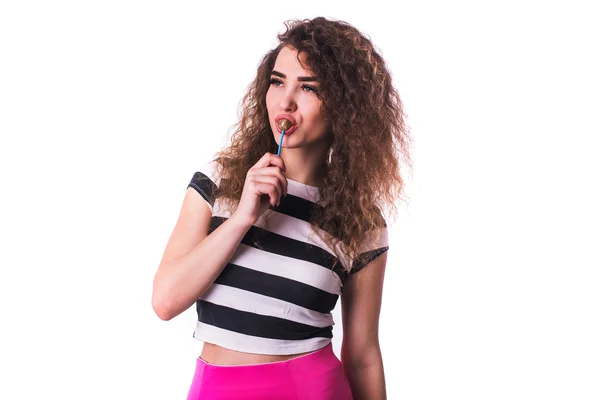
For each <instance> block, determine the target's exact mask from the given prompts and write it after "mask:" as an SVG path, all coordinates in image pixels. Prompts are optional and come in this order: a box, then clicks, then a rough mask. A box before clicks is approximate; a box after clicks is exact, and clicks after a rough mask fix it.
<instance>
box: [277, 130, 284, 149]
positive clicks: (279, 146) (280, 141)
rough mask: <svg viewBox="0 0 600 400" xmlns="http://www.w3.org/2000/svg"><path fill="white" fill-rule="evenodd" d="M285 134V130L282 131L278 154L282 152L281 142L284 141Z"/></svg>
mask: <svg viewBox="0 0 600 400" xmlns="http://www.w3.org/2000/svg"><path fill="white" fill-rule="evenodd" d="M283 135H285V131H281V138H280V139H279V148H278V149H277V155H279V154H281V144H282V143H283Z"/></svg>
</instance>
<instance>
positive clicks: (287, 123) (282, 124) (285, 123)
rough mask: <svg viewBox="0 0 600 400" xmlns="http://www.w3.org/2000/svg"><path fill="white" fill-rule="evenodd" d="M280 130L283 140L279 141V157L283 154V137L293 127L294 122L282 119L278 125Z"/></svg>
mask: <svg viewBox="0 0 600 400" xmlns="http://www.w3.org/2000/svg"><path fill="white" fill-rule="evenodd" d="M277 126H278V127H279V129H281V138H280V139H279V148H278V149H277V155H279V154H281V144H282V143H283V135H285V131H287V130H288V129H290V128H291V127H292V121H290V120H289V119H285V118H282V119H280V120H279V123H278V124H277Z"/></svg>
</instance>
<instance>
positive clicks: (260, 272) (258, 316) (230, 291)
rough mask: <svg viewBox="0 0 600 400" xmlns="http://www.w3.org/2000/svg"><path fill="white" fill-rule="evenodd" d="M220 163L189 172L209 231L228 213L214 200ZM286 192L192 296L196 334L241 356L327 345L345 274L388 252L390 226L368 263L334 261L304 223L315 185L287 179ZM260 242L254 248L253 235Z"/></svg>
mask: <svg viewBox="0 0 600 400" xmlns="http://www.w3.org/2000/svg"><path fill="white" fill-rule="evenodd" d="M217 167H218V164H217V161H211V162H208V163H206V164H204V165H203V167H202V168H201V169H200V170H199V171H197V172H196V173H194V175H193V177H192V180H191V182H190V183H189V185H188V188H190V187H191V188H193V189H195V190H196V191H197V192H198V193H199V194H200V195H201V196H202V197H203V198H204V200H205V201H206V202H207V204H208V205H209V206H210V208H211V210H212V217H211V223H210V231H209V233H210V232H213V231H214V230H215V229H217V228H218V227H219V226H220V225H221V224H222V223H223V222H224V221H226V220H227V218H228V217H229V216H230V215H231V214H230V213H229V212H228V211H227V210H226V209H225V207H222V206H221V199H217V200H216V201H214V200H213V199H214V193H215V191H216V190H218V187H219V183H220V177H219V176H217V175H218V172H217ZM287 181H288V194H287V196H286V197H282V198H281V202H280V204H279V206H278V207H272V208H271V210H272V211H273V214H272V215H271V216H270V217H269V221H268V229H266V227H265V226H262V225H263V224H262V223H261V222H260V221H261V219H259V221H257V223H255V224H254V225H253V226H252V227H250V229H249V230H248V232H247V233H246V235H245V236H244V238H243V239H242V241H241V242H240V245H239V246H238V248H237V249H236V251H235V252H234V254H233V256H232V257H231V258H230V259H229V261H228V263H227V265H226V266H225V267H224V269H223V271H222V272H221V274H220V275H219V276H218V277H217V279H216V280H215V281H214V282H213V284H212V285H211V286H210V287H209V289H208V290H207V291H206V292H205V293H204V294H203V295H202V296H201V297H200V298H199V299H198V300H197V301H196V311H197V313H198V321H197V324H196V330H195V331H194V335H193V336H194V338H196V339H198V340H200V341H203V342H209V343H214V344H217V345H219V346H222V347H225V348H227V349H232V350H236V351H241V352H246V353H258V354H271V355H289V354H298V353H304V352H309V351H315V350H319V349H321V348H323V347H325V346H326V345H328V344H329V343H330V342H331V339H332V337H333V334H332V332H333V325H334V321H333V317H332V314H331V311H332V310H333V309H334V308H335V305H336V303H337V300H338V297H339V296H340V295H341V294H342V288H343V284H344V281H345V279H346V278H347V276H348V275H349V274H352V273H355V272H357V271H358V270H360V269H361V268H362V267H364V266H365V265H367V264H368V263H369V262H370V261H372V260H373V259H375V258H376V257H378V256H379V255H380V254H382V253H384V252H385V251H386V250H388V236H387V234H388V231H387V226H385V227H384V228H381V229H380V232H379V239H378V242H377V243H376V245H374V246H372V248H364V249H362V251H363V252H364V254H365V255H366V256H367V257H366V258H365V260H366V261H365V262H363V263H362V264H359V263H358V262H354V263H350V262H348V261H344V260H341V262H342V264H345V265H347V266H348V265H352V268H351V269H350V272H349V273H348V272H346V270H345V269H344V268H343V267H342V266H341V265H340V264H339V263H338V264H337V265H336V267H335V268H334V269H333V270H332V266H333V264H334V262H335V260H337V258H336V256H335V253H334V252H333V250H331V248H330V247H329V246H328V245H327V244H326V243H325V242H324V241H323V240H322V239H321V238H320V237H319V236H318V235H317V234H316V233H315V232H314V231H313V228H312V227H311V225H310V223H309V221H310V216H311V212H312V210H313V207H314V206H315V204H316V205H317V206H319V202H318V189H317V188H316V187H314V186H308V185H305V184H302V183H300V182H296V181H293V180H291V179H288V180H287ZM256 238H259V239H258V243H259V244H260V245H259V246H256V244H255V239H256Z"/></svg>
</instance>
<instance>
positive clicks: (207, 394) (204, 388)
mask: <svg viewBox="0 0 600 400" xmlns="http://www.w3.org/2000/svg"><path fill="white" fill-rule="evenodd" d="M203 399H211V400H225V399H227V400H237V399H240V400H241V399H244V400H254V399H256V400H269V399H273V400H275V399H276V400H352V392H351V391H350V384H349V383H348V380H347V378H346V375H345V374H344V369H343V366H342V363H341V362H340V360H339V359H338V358H337V357H336V355H335V354H334V353H333V349H332V345H331V343H329V344H328V345H327V346H325V347H323V348H322V349H320V350H317V351H315V352H312V353H310V354H306V355H303V356H299V357H296V358H292V359H291V360H286V361H279V362H273V363H265V364H252V365H234V366H219V365H213V364H209V363H207V362H206V361H204V360H202V359H201V358H200V357H198V359H197V361H196V372H195V374H194V379H193V381H192V385H191V387H190V391H189V394H188V397H187V400H203Z"/></svg>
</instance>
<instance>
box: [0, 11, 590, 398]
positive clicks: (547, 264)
mask: <svg viewBox="0 0 600 400" xmlns="http://www.w3.org/2000/svg"><path fill="white" fill-rule="evenodd" d="M592 3H593V2H591V1H590V2H588V4H587V5H586V4H584V3H583V2H573V1H570V2H566V1H563V2H552V1H550V2H539V3H537V4H536V3H534V2H531V1H503V2H495V3H492V2H481V1H479V2H477V1H472V2H465V1H458V2H456V1H455V2H448V1H437V2H432V1H423V0H419V1H410V2H408V1H400V2H396V5H395V6H394V7H395V8H394V9H393V10H392V9H390V8H389V7H390V6H389V5H388V3H387V2H383V1H381V2H378V1H369V2H367V3H360V4H357V5H352V4H350V3H347V2H345V1H335V2H334V1H329V2H325V1H303V2H280V3H264V4H260V3H252V2H246V3H243V4H242V3H240V4H238V5H236V4H233V3H231V2H224V3H223V5H219V6H216V5H205V4H203V3H202V2H191V1H185V2H166V1H160V2H158V1H103V2H89V1H70V2H67V1H52V2H42V1H39V2H32V1H5V2H2V5H1V6H0V133H1V141H0V185H1V186H0V187H1V191H2V194H1V196H0V201H1V207H0V234H1V242H0V246H1V253H0V257H1V258H0V262H1V270H0V274H1V275H0V296H1V298H0V307H1V310H0V312H1V313H0V321H1V324H2V328H1V329H0V332H1V333H0V334H1V336H0V364H1V367H0V368H1V370H2V371H3V372H2V379H1V380H2V383H1V384H0V398H2V399H33V398H57V399H59V398H60V399H184V398H185V395H186V393H187V390H188V387H189V384H190V382H191V378H192V374H193V368H194V366H195V357H196V356H197V355H198V354H199V353H200V351H201V342H198V341H196V340H194V339H193V338H192V332H193V330H194V321H195V317H196V316H195V311H194V309H193V308H191V309H190V310H188V311H187V312H185V313H183V314H182V315H180V316H178V317H176V318H175V319H173V320H172V321H170V322H164V321H161V320H159V319H158V317H156V316H155V315H154V313H153V311H152V308H151V305H150V298H151V287H152V279H153V275H154V272H155V270H156V268H157V266H158V263H159V260H160V257H161V256H162V252H163V250H164V246H165V244H166V241H167V239H168V237H169V235H170V233H171V230H172V228H173V226H174V223H175V220H176V218H177V215H178V213H179V208H180V206H181V201H182V199H183V196H184V192H185V189H186V186H187V183H188V182H189V180H190V178H191V176H192V174H193V172H194V171H195V170H196V168H197V167H198V166H200V165H201V164H202V163H204V162H205V161H207V160H208V158H209V157H211V156H212V154H213V153H214V152H215V151H216V150H218V149H219V148H220V147H221V146H222V145H223V144H224V143H226V138H227V134H228V131H229V128H230V126H231V125H233V124H234V123H235V122H236V117H237V111H238V104H239V101H240V99H241V97H242V95H243V93H244V91H245V90H246V87H247V85H248V84H249V83H250V82H251V81H252V79H253V78H254V76H255V73H256V67H257V65H258V62H259V60H260V58H261V57H262V56H263V54H264V53H265V52H266V51H267V50H269V49H270V48H272V47H274V46H275V45H276V44H277V42H276V37H275V36H276V34H277V33H279V32H281V31H283V29H284V25H283V22H284V21H285V20H287V19H290V18H311V17H315V16H319V15H322V16H325V17H330V18H335V19H341V20H345V21H348V22H350V23H351V24H353V25H354V26H356V27H357V28H359V29H360V30H362V31H363V32H365V33H366V34H367V35H368V36H369V37H370V38H371V39H372V40H373V42H374V43H375V45H376V46H377V48H378V49H379V50H380V51H381V53H382V54H383V56H384V58H385V59H386V60H387V62H388V66H389V68H390V70H391V71H392V74H393V79H394V84H395V85H396V87H397V88H398V90H399V92H400V94H401V96H402V99H403V101H404V104H405V108H406V112H407V114H408V116H409V120H408V123H409V125H410V127H411V129H412V133H413V136H414V138H415V149H414V153H413V156H414V164H415V168H414V174H413V176H412V177H410V176H408V175H407V176H406V178H407V188H406V189H407V195H408V196H409V200H410V203H409V205H408V206H406V205H404V204H403V203H400V207H401V210H400V211H401V212H400V215H399V218H398V220H397V221H396V223H395V224H394V225H393V226H391V227H390V229H391V231H390V232H391V237H390V246H391V249H390V252H389V259H388V260H389V262H388V267H387V274H386V281H385V290H384V304H383V309H382V314H381V324H380V330H381V333H380V337H381V347H382V351H383V357H384V364H385V373H386V380H387V388H388V398H390V399H406V400H417V399H436V400H437V399H461V400H466V399H477V400H479V399H578V400H583V399H598V398H600V341H599V339H598V338H600V321H599V317H600V291H599V290H598V289H599V284H600V273H599V271H598V268H599V267H600V261H599V257H598V250H599V249H598V248H599V242H600V241H599V237H600V234H599V228H598V227H599V222H600V218H599V212H598V208H599V204H600V202H599V201H600V197H599V196H598V188H597V186H598V179H597V174H598V172H599V171H600V165H599V162H598V156H597V155H596V153H597V150H598V147H597V146H594V144H596V142H597V141H596V139H597V138H598V135H599V134H600V124H599V123H598V116H599V113H598V109H599V106H600V101H599V93H600V80H599V74H598V71H600V63H599V61H598V37H600V29H599V25H598V14H597V13H594V12H593V10H592V7H591V4H592ZM338 305H339V304H338ZM335 318H336V321H337V325H336V327H335V328H336V329H337V330H336V331H334V334H335V335H336V336H335V338H334V349H335V351H336V353H337V354H339V346H340V343H341V331H340V329H341V319H340V316H339V309H336V314H335Z"/></svg>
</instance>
